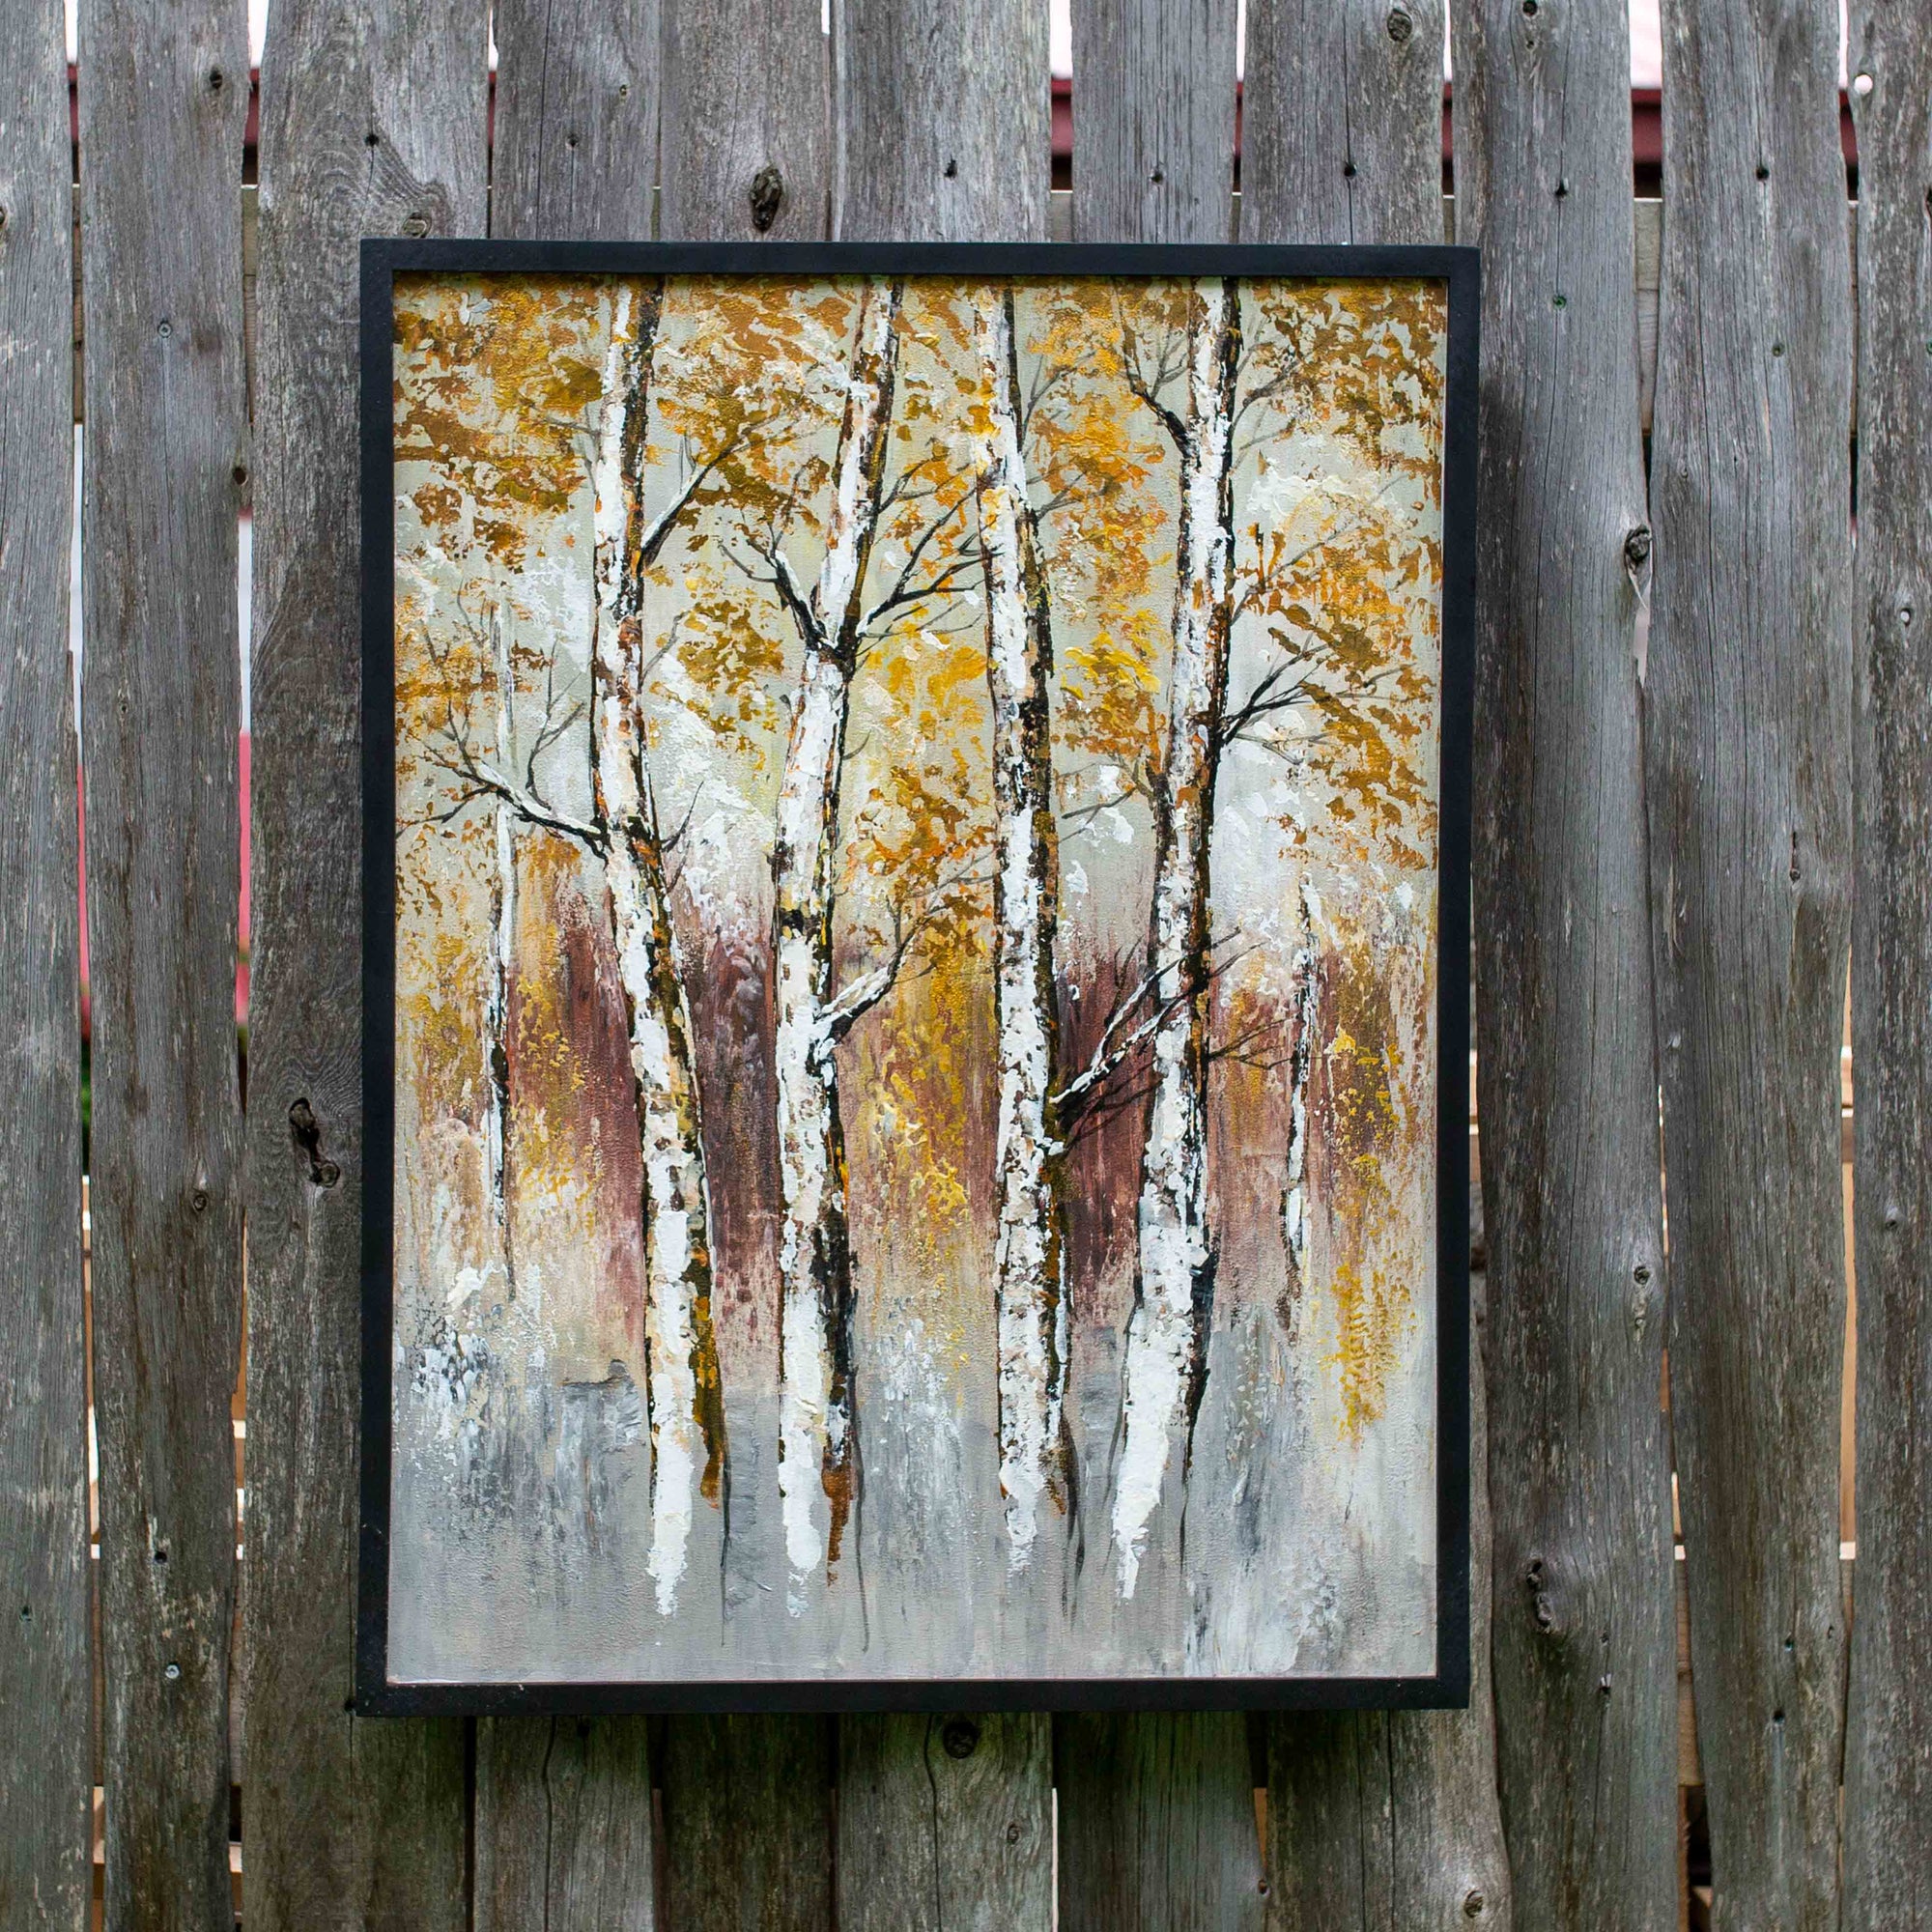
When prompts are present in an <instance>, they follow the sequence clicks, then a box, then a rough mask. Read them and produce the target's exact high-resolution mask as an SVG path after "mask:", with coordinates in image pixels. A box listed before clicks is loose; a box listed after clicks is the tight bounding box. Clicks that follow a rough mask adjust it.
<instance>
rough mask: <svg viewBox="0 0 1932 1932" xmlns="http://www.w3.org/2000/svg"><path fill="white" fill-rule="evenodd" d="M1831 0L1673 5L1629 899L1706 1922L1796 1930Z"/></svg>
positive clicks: (1827, 1043) (1808, 1732)
mask: <svg viewBox="0 0 1932 1932" xmlns="http://www.w3.org/2000/svg"><path fill="white" fill-rule="evenodd" d="M1836 28H1837V10H1836V8H1835V7H1833V5H1832V4H1831V0H1696V4H1695V5H1691V4H1689V0H1666V4H1665V6H1664V9H1663V113H1664V127H1665V140H1664V154H1663V200H1664V211H1665V220H1664V229H1663V265H1662V294H1661V298H1660V314H1659V324H1658V328H1659V339H1658V358H1657V362H1658V368H1657V406H1656V414H1655V440H1654V443H1653V453H1652V478H1653V492H1652V494H1653V510H1654V521H1655V524H1656V528H1657V566H1656V580H1655V591H1654V617H1653V622H1652V628H1651V636H1650V668H1649V683H1648V693H1649V696H1648V717H1647V720H1646V732H1647V737H1648V747H1647V750H1648V761H1649V763H1648V786H1647V790H1648V803H1649V814H1650V852H1651V903H1652V908H1653V912H1652V923H1653V941H1654V946H1655V950H1656V958H1657V985H1658V1034H1659V1039H1660V1044H1661V1049H1662V1050H1661V1055H1660V1058H1661V1061H1662V1086H1663V1119H1664V1132H1663V1142H1664V1166H1665V1173H1666V1175H1667V1183H1666V1187H1667V1195H1668V1201H1669V1212H1670V1268H1671V1276H1672V1292H1671V1296H1670V1337H1669V1346H1670V1401H1671V1425H1672V1431H1673V1435H1674V1438H1675V1442H1676V1449H1677V1475H1678V1499H1679V1507H1680V1509H1681V1512H1682V1519H1683V1524H1684V1545H1685V1553H1686V1561H1687V1565H1688V1577H1687V1580H1688V1582H1689V1585H1690V1654H1691V1660H1692V1665H1693V1669H1694V1673H1695V1679H1696V1685H1697V1733H1698V1736H1697V1743H1698V1753H1699V1757H1700V1759H1701V1761H1702V1764H1703V1769H1704V1791H1705V1801H1706V1804H1707V1805H1708V1807H1709V1812H1710V1821H1711V1849H1712V1864H1713V1871H1714V1879H1715V1888H1716V1895H1717V1900H1718V1905H1717V1912H1718V1917H1719V1921H1720V1922H1722V1923H1726V1924H1733V1925H1740V1926H1743V1925H1778V1926H1782V1927H1787V1928H1790V1932H1811V1928H1817V1927H1824V1926H1827V1925H1835V1924H1836V1922H1837V1889H1838V1887H1837V1836H1838V1833H1837V1824H1838V1772H1839V1757H1840V1746H1841V1742H1842V1737H1843V1711H1844V1703H1843V1694H1844V1657H1845V1638H1844V1611H1843V1606H1842V1603H1841V1601H1840V1595H1839V1585H1838V1561H1837V1557H1838V1549H1837V1543H1838V1497H1837V1474H1836V1471H1837V1440H1838V1394H1839V1383H1840V1375H1841V1370H1842V1361H1841V1358H1842V1351H1843V1347H1844V1321H1845V1279H1844V1255H1843V1248H1842V1233H1841V1231H1842V1213H1843V1208H1842V1204H1841V1200H1840V1194H1839V1174H1838V1161H1839V1122H1838V1042H1839V1028H1840V1022H1841V1016H1842V1012H1843V1006H1844V998H1845V970H1846V946H1847V938H1848V929H1847V928H1848V920H1849V914H1850V898H1851V849H1850V845H1851V838H1850V834H1851V824H1850V819H1851V808H1850V793H1851V756H1850V752H1851V728H1852V705H1851V688H1852V652H1851V631H1850V608H1849V606H1850V597H1849V592H1850V570H1849V564H1850V554H1851V542H1850V529H1849V521H1848V520H1849V515H1850V507H1851V478H1850V452H1849V447H1848V439H1847V437H1846V434H1845V429H1846V424H1847V422H1848V421H1849V419H1850V407H1851V396H1850V384H1851V378H1852V338H1851V290H1850V285H1849V279H1848V249H1847V245H1846V240H1847V238H1846V227H1845V223H1846V213H1845V170H1844V160H1843V156H1842V155H1841V153H1840V150H1839V145H1838V107H1837V86H1836V82H1837V71H1836V57H1837V32H1836ZM1558 1603H1559V1607H1560V1598H1559V1599H1558ZM1572 1721H1573V1723H1574V1722H1575V1721H1576V1719H1573V1720H1572Z"/></svg>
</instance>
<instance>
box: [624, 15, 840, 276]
mask: <svg viewBox="0 0 1932 1932" xmlns="http://www.w3.org/2000/svg"><path fill="white" fill-rule="evenodd" d="M663 7H664V143H663V154H664V160H663V164H662V169H661V175H660V179H661V183H662V196H663V200H662V205H661V207H660V209H659V211H658V219H659V227H660V231H661V232H662V234H663V235H664V236H665V238H666V239H667V240H668V241H823V240H824V239H825V237H826V235H827V234H828V233H829V232H830V231H829V228H828V223H829V222H830V219H831V191H832V134H831V123H830V120H829V117H828V113H827V86H828V81H829V68H828V64H827V58H826V44H825V35H824V32H823V30H822V29H821V26H820V21H819V7H820V0H663Z"/></svg>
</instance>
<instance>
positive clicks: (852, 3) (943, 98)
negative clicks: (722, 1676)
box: [832, 0, 1053, 1932]
mask: <svg viewBox="0 0 1932 1932" xmlns="http://www.w3.org/2000/svg"><path fill="white" fill-rule="evenodd" d="M832 104H833V115H834V126H835V128H836V131H837V146H838V149H839V151H840V153H841V156H842V168H841V171H840V173H839V176H838V179H837V180H836V181H835V184H834V192H833V214H832V232H833V234H834V235H835V236H836V237H837V238H838V239H840V240H842V241H886V240H904V241H1045V240H1046V233H1047V223H1046V210H1047V190H1048V186H1049V184H1050V181H1051V173H1050V168H1051V145H1050V129H1049V124H1048V110H1049V98H1048V88H1047V10H1046V5H1045V0H985V3H984V4H982V5H980V7H978V8H977V9H976V10H975V18H974V20H973V22H972V26H971V29H970V31H967V30H965V27H964V22H963V21H962V20H961V18H960V16H959V14H958V12H957V10H956V8H955V7H954V6H953V5H952V0H845V5H844V7H843V8H842V11H841V13H840V15H839V21H838V31H837V33H836V34H835V36H834V40H833V80H832ZM838 1730H839V1767H840V1779H839V1788H838V1852H839V1857H838V1923H839V1924H840V1926H841V1927H852V1928H860V1929H861V1932H873V1928H876V1932H885V1928H887V1927H889V1926H890V1927H893V1928H899V1927H908V1928H909V1927H915V1926H917V1927H921V1928H930V1932H939V1928H941V1927H943V1926H958V1927H962V1928H972V1932H1004V1928H1007V1927H1011V1928H1012V1932H1045V1928H1046V1927H1047V1926H1048V1925H1050V1924H1051V1923H1052V1907H1053V1884H1052V1875H1053V1868H1052V1858H1051V1852H1050V1846H1051V1833H1050V1832H1049V1831H1048V1830H1046V1829H1045V1826H1046V1821H1047V1819H1048V1818H1049V1817H1050V1814H1051V1805H1052V1795H1051V1781H1052V1747H1051V1741H1050V1729H1049V1723H1048V1719H1046V1718H1045V1717H1044V1716H1039V1715H1032V1714H1015V1715H1012V1716H1009V1717H997V1718H982V1719H972V1720H955V1721H954V1724H953V1728H952V1731H951V1734H950V1735H951V1739H952V1747H951V1748H948V1747H947V1743H946V1738H947V1736H948V1733H947V1729H946V1724H945V1721H944V1720H941V1722H940V1724H939V1725H938V1726H937V1728H936V1730H935V1727H934V1726H933V1725H931V1724H928V1723H927V1722H925V1721H924V1720H923V1719H908V1718H895V1717H871V1716H864V1717H860V1716H854V1717H845V1718H841V1719H839V1721H838Z"/></svg>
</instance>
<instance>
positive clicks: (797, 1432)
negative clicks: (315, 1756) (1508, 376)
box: [389, 275, 1446, 1683]
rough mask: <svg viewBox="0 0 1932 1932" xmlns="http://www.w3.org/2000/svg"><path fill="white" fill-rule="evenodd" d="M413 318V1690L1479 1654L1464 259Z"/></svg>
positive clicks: (407, 1453)
mask: <svg viewBox="0 0 1932 1932" xmlns="http://www.w3.org/2000/svg"><path fill="white" fill-rule="evenodd" d="M396 313H397V335H396V385H395V439H396V472H395V473H396V533H397V534H396V543H397V550H396V559H395V568H396V587H397V595H396V612H397V634H396V666H397V670H396V692H395V699H396V708H397V741H398V753H397V840H396V864H397V879H398V915H397V931H396V983H397V1012H396V1066H397V1094H396V1122H397V1130H396V1151H395V1164H396V1204H397V1205H396V1240H395V1255H396V1268H395V1322H394V1349H395V1363H394V1367H395V1379H394V1389H395V1397H394V1413H393V1416H392V1419H391V1420H392V1428H393V1433H394V1445H395V1455H394V1461H393V1477H392V1484H393V1488H392V1496H391V1538H390V1551H391V1555H390V1563H391V1574H390V1619H391V1625H390V1635H389V1666H390V1670H391V1673H392V1675H394V1676H395V1677H397V1678H399V1679H403V1680H409V1681H449V1682H473V1683H489V1682H499V1681H516V1682H530V1681H558V1680H563V1681H568V1680H579V1681H591V1682H614V1681H633V1680H641V1681H649V1680H679V1681H684V1680H700V1679H720V1680H745V1679H757V1678H770V1679H783V1678H796V1677H817V1676H826V1675H847V1674H849V1675H856V1676H863V1677H869V1678H889V1677H929V1676H957V1675H981V1676H991V1677H1039V1678H1047V1677H1055V1676H1068V1677H1096V1676H1104V1677H1134V1676H1143V1675H1172V1674H1176V1673H1196V1674H1202V1675H1209V1676H1241V1675H1249V1674H1254V1675H1264V1676H1293V1675H1305V1676H1320V1675H1350V1676H1359V1675H1374V1676H1426V1675H1428V1674H1430V1673H1431V1672H1432V1671H1433V1670H1434V1668H1435V1605H1436V1591H1435V1561H1436V1557H1435V1543H1436V1535H1435V1530H1436V1525H1435V1497H1436V1457H1437V1454H1438V1448H1437V1442H1436V1433H1435V1346H1436V1337H1435V1054H1436V1042H1435V996H1436V988H1435V919H1436V883H1435V881H1436V804H1437V790H1438V787H1437V770H1436V745H1437V736H1438V732H1437V719H1438V694H1439V684H1440V660H1441V653H1440V614H1441V546H1440V537H1441V505H1440V489H1441V480H1440V479H1441V457H1442V425H1443V417H1444V388H1445V380H1444V331H1445V325H1446V299H1445V295H1444V291H1443V289H1442V287H1441V285H1439V284H1437V283H1433V282H1373V281H1347V282H1332V283H1330V282H1317V281H1307V280H1281V281H1259V282H1235V281H1222V280H1218V279H1217V280H1212V281H1203V282H1199V283H1140V282H1124V281H1119V282H1117V281H1100V280H1095V281H1092V282H1055V283H1045V282H1041V283H1034V282H1027V281H1021V282H1017V283H1014V284H1011V285H1004V284H977V283H976V284H968V283H961V282H953V281H944V280H932V279H920V278H910V279H904V280H885V279H879V280H857V279H855V280H849V281H848V280H839V281H818V282H799V281H786V280H760V281H753V280H746V279H735V280H733V279H696V280H684V279H679V278H670V279H668V280H663V281H659V280H639V279H626V278H604V277H587V276H583V277H535V276H531V277H514V276H503V275H493V276H423V277H413V278H405V279H404V280H403V281H401V282H400V283H399V284H398V289H397V308H396Z"/></svg>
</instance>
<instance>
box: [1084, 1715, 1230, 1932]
mask: <svg viewBox="0 0 1932 1932" xmlns="http://www.w3.org/2000/svg"><path fill="white" fill-rule="evenodd" d="M1054 1757H1055V1759H1056V1763H1057V1770H1058V1784H1059V1790H1060V1924H1061V1927H1062V1932H1119V1928H1120V1927H1122V1926H1123V1925H1130V1926H1160V1927H1162V1928H1164V1929H1165V1932H1260V1927H1261V1925H1262V1923H1263V1910H1264V1905H1265V1903H1266V1895H1265V1893H1264V1890H1263V1879H1262V1860H1261V1838H1260V1834H1259V1833H1258V1831H1257V1829H1256V1824H1255V1774H1254V1771H1253V1768H1252V1765H1251V1761H1250V1758H1249V1753H1248V1722H1247V1719H1246V1718H1244V1717H1243V1716H1241V1714H1240V1713H1238V1712H1226V1711H1212V1712H1199V1713H1194V1712H1190V1713H1188V1714H1186V1715H1184V1716H1179V1717H1168V1716H1162V1715H1159V1714H1157V1713H1151V1712H1144V1711H1143V1712H1135V1713H1132V1714H1130V1715H1127V1716H1123V1717H1091V1716H1081V1717H1073V1718H1062V1719H1059V1720H1058V1721H1057V1722H1056V1724H1055V1726H1054Z"/></svg>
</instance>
